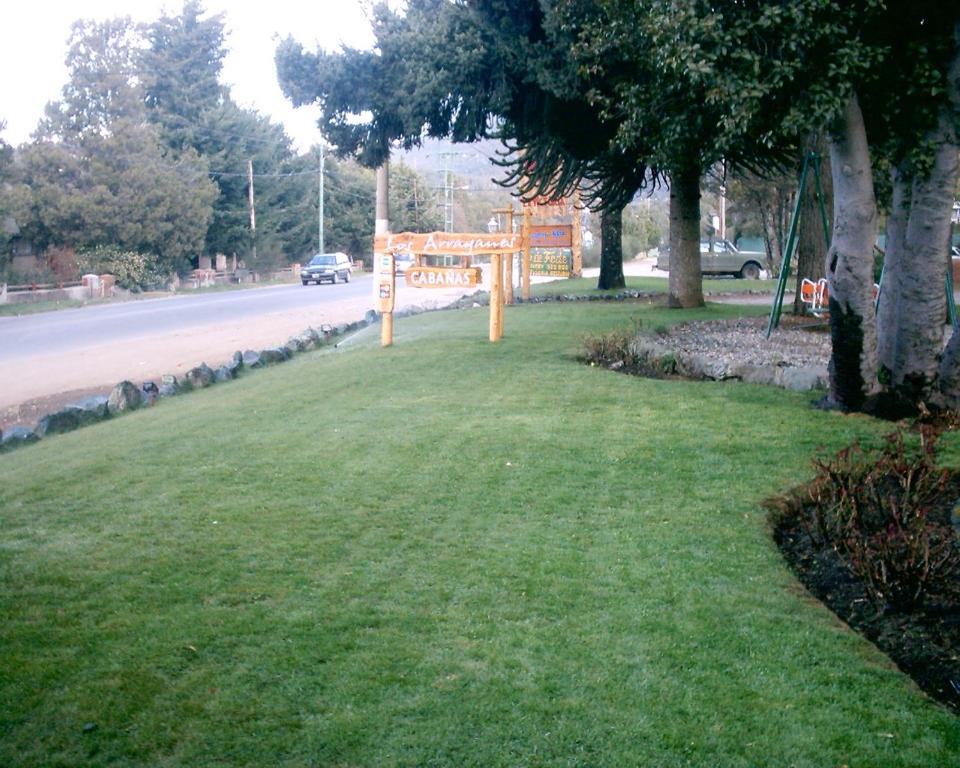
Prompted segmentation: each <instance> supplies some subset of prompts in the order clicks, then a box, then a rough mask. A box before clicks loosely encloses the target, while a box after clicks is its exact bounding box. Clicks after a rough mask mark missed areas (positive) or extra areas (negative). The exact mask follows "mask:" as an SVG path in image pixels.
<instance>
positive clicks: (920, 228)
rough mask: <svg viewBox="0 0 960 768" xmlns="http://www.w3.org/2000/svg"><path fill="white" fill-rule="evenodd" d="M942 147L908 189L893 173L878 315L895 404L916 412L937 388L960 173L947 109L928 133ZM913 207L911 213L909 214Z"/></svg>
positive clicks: (886, 379)
mask: <svg viewBox="0 0 960 768" xmlns="http://www.w3.org/2000/svg"><path fill="white" fill-rule="evenodd" d="M929 139H930V141H931V142H932V143H933V144H934V145H935V146H937V151H936V156H935V161H934V163H933V165H932V167H931V169H930V173H929V174H927V175H926V176H925V177H924V178H916V179H914V180H913V183H912V185H911V186H910V188H909V189H908V188H907V181H906V179H905V178H904V176H903V174H902V172H901V171H894V174H893V210H892V211H891V214H890V217H889V218H888V221H887V253H886V260H885V262H884V275H883V283H884V284H883V294H882V296H881V300H880V303H881V306H880V311H879V316H878V327H877V333H878V336H879V344H878V349H879V355H880V365H881V368H880V374H881V381H883V383H884V384H885V385H886V386H887V390H888V395H889V399H890V401H891V406H892V407H894V408H896V410H897V411H902V412H906V413H910V412H913V411H915V410H916V407H917V405H918V404H920V403H928V402H929V401H930V397H931V394H932V393H935V392H936V391H937V390H938V388H939V387H938V385H939V381H938V380H939V375H940V371H939V368H940V357H941V351H942V350H943V326H944V319H945V317H946V309H947V306H946V305H947V302H946V293H945V291H944V281H945V277H946V275H945V273H946V269H947V264H948V253H949V250H950V248H949V244H950V217H951V213H952V207H953V193H954V189H955V185H956V180H957V145H956V143H955V142H954V141H952V131H951V126H950V125H949V122H948V118H947V115H945V114H944V115H942V116H941V119H940V126H939V130H938V131H937V133H936V134H935V135H932V136H930V137H929ZM908 214H909V215H908Z"/></svg>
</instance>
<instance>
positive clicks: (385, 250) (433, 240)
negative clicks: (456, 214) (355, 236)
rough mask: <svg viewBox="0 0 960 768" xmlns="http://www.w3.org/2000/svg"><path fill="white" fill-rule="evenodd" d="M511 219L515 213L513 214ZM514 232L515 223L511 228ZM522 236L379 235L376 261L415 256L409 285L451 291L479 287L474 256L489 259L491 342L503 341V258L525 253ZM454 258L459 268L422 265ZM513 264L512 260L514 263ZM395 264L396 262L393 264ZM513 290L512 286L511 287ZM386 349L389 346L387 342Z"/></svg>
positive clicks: (408, 270) (455, 234)
mask: <svg viewBox="0 0 960 768" xmlns="http://www.w3.org/2000/svg"><path fill="white" fill-rule="evenodd" d="M511 215H512V211H511ZM510 228H511V230H512V228H513V227H512V221H511V226H510ZM523 242H524V241H523V235H522V234H514V233H513V232H512V231H511V232H507V233H503V234H498V233H494V234H488V233H478V232H466V233H457V232H426V233H415V232H402V233H400V234H389V233H387V234H384V235H377V236H376V238H375V239H374V261H375V263H377V262H376V258H377V256H378V255H382V254H390V255H392V256H394V257H396V256H397V255H399V254H409V255H411V256H413V258H414V263H415V266H413V267H409V268H408V269H407V271H406V274H405V279H406V282H407V285H412V286H413V287H416V288H449V287H466V286H469V285H477V284H479V282H480V268H479V267H472V266H470V264H471V260H472V258H473V257H474V256H480V255H489V256H490V341H494V342H495V341H499V340H500V339H501V338H503V304H504V292H503V284H504V279H503V262H504V259H503V255H504V254H511V255H512V254H514V253H519V252H521V251H522V250H523ZM430 255H453V256H458V257H459V258H460V263H461V266H459V267H429V266H426V265H423V264H422V263H421V261H422V258H423V257H424V256H430ZM511 261H512V259H511ZM393 262H395V258H394V259H392V260H391V263H393ZM411 276H413V278H412V280H411ZM511 287H512V286H511ZM384 346H388V344H387V343H386V342H384Z"/></svg>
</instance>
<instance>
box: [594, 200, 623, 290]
mask: <svg viewBox="0 0 960 768" xmlns="http://www.w3.org/2000/svg"><path fill="white" fill-rule="evenodd" d="M626 286H627V283H626V281H625V280H624V278H623V209H622V208H621V209H619V210H617V211H604V212H603V213H601V214H600V278H599V280H597V288H598V289H599V290H601V291H606V290H610V289H614V288H625V287H626Z"/></svg>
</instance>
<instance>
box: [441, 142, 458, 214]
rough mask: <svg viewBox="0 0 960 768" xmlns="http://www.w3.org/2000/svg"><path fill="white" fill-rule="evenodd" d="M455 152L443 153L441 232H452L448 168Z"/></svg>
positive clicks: (451, 197)
mask: <svg viewBox="0 0 960 768" xmlns="http://www.w3.org/2000/svg"><path fill="white" fill-rule="evenodd" d="M455 155H456V153H455V152H444V153H443V154H442V157H443V187H441V189H442V190H443V231H444V232H453V172H452V170H451V168H450V158H451V157H454V156H455Z"/></svg>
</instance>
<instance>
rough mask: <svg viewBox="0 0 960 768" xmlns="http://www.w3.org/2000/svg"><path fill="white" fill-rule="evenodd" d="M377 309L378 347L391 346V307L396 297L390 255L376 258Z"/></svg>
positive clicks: (391, 256)
mask: <svg viewBox="0 0 960 768" xmlns="http://www.w3.org/2000/svg"><path fill="white" fill-rule="evenodd" d="M376 260H377V277H376V281H375V285H376V286H377V309H378V310H379V311H380V346H381V347H389V346H391V345H392V344H393V307H394V304H395V303H396V297H397V270H396V260H395V259H394V256H393V254H392V253H381V254H378V255H377V256H376Z"/></svg>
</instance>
